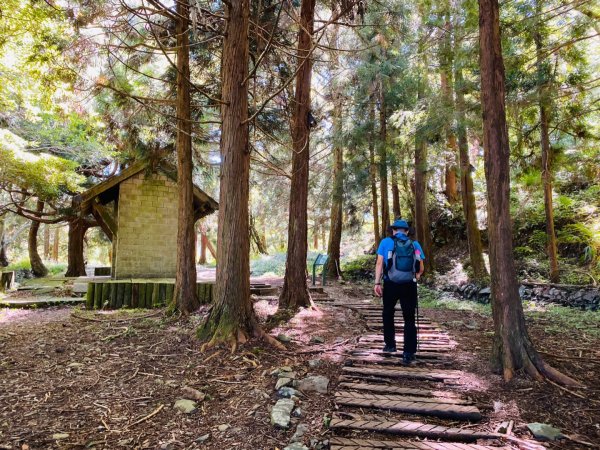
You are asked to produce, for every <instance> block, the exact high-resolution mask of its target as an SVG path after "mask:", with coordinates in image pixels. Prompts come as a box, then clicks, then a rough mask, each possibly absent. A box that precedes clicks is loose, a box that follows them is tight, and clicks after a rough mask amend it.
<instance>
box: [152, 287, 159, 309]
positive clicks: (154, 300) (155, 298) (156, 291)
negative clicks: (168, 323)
mask: <svg viewBox="0 0 600 450" xmlns="http://www.w3.org/2000/svg"><path fill="white" fill-rule="evenodd" d="M152 284H153V285H154V286H153V289H152V302H151V303H152V307H153V308H158V307H159V306H160V302H159V301H158V294H159V291H160V283H152Z"/></svg>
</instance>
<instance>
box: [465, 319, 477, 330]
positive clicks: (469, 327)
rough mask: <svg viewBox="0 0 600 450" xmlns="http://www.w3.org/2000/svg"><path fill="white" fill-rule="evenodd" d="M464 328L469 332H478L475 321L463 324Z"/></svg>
mask: <svg viewBox="0 0 600 450" xmlns="http://www.w3.org/2000/svg"><path fill="white" fill-rule="evenodd" d="M465 327H466V328H468V329H469V330H478V329H479V324H478V323H477V322H476V321H475V320H470V321H469V322H467V323H465Z"/></svg>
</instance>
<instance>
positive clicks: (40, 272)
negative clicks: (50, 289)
mask: <svg viewBox="0 0 600 450" xmlns="http://www.w3.org/2000/svg"><path fill="white" fill-rule="evenodd" d="M43 211H44V202H42V201H40V200H38V201H37V205H36V212H37V213H38V214H36V216H38V217H39V216H41V213H42V212H43ZM39 229H40V223H39V222H38V221H36V220H32V221H31V226H30V227H29V236H28V238H27V245H28V251H29V262H30V264H31V271H32V272H33V275H34V276H36V277H38V278H39V277H45V276H46V275H48V269H47V268H46V266H44V262H43V261H42V258H41V257H40V254H39V253H38V248H37V244H38V241H37V237H38V230H39Z"/></svg>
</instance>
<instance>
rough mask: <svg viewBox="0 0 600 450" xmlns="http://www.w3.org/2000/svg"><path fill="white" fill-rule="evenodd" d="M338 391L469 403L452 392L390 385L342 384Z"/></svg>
mask: <svg viewBox="0 0 600 450" xmlns="http://www.w3.org/2000/svg"><path fill="white" fill-rule="evenodd" d="M338 388H339V389H351V390H355V391H367V392H380V393H384V394H401V395H413V396H417V397H436V398H445V399H454V400H457V401H469V400H468V399H463V398H462V397H461V395H460V394H457V393H455V392H452V391H434V390H429V389H415V388H407V387H400V386H396V385H391V384H383V385H382V384H369V383H351V382H342V383H340V384H339V385H338Z"/></svg>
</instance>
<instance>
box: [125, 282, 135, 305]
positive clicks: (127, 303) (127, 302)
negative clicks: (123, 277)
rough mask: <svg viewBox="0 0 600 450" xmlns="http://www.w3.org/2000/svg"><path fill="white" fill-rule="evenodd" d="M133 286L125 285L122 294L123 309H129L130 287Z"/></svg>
mask: <svg viewBox="0 0 600 450" xmlns="http://www.w3.org/2000/svg"><path fill="white" fill-rule="evenodd" d="M132 286H133V284H132V283H131V282H128V283H125V289H124V294H123V305H124V306H125V308H131V287H132Z"/></svg>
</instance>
